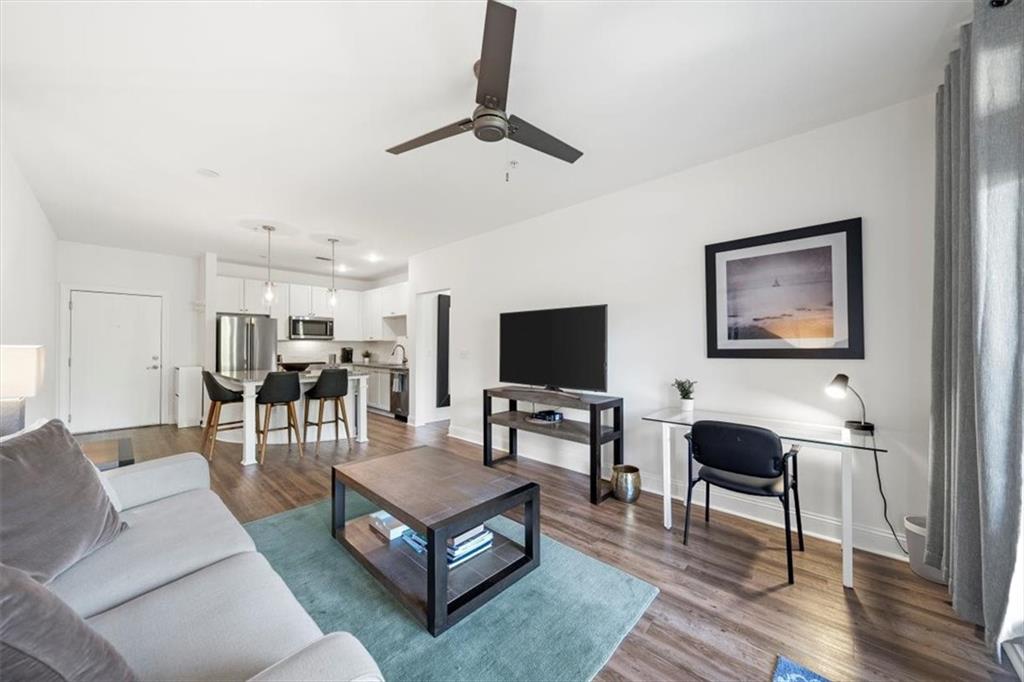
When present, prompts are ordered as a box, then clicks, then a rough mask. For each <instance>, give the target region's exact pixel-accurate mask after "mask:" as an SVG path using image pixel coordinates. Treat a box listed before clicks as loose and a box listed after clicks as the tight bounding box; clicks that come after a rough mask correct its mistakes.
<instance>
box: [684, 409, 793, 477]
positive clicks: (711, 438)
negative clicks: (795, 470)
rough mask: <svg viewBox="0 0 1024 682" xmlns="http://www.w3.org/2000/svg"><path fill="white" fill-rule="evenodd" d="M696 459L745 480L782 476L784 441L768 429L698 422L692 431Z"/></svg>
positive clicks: (691, 438) (691, 437)
mask: <svg viewBox="0 0 1024 682" xmlns="http://www.w3.org/2000/svg"><path fill="white" fill-rule="evenodd" d="M690 443H691V445H692V447H693V458H694V459H695V460H697V461H698V462H700V463H701V464H706V465H707V466H709V467H712V468H714V469H722V470H723V471H730V472H732V473H734V474H744V475H746V476H760V477H762V478H775V477H776V476H781V475H782V441H781V440H780V439H779V436H778V435H777V434H776V433H775V432H774V431H770V430H768V429H762V428H760V427H757V426H747V425H746V424H731V423H729V422H717V421H699V422H697V423H695V424H694V425H693V428H692V429H690Z"/></svg>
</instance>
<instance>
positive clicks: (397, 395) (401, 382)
mask: <svg viewBox="0 0 1024 682" xmlns="http://www.w3.org/2000/svg"><path fill="white" fill-rule="evenodd" d="M391 413H392V414H393V415H395V419H397V420H398V421H403V422H404V421H408V420H409V372H408V371H404V370H397V369H393V370H391Z"/></svg>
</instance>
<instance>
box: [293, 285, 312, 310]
mask: <svg viewBox="0 0 1024 682" xmlns="http://www.w3.org/2000/svg"><path fill="white" fill-rule="evenodd" d="M312 296H313V287H311V286H309V285H308V284H291V285H289V286H288V310H289V312H288V314H289V315H291V316H292V317H309V316H310V315H311V314H312V312H313V305H312V303H313V298H312Z"/></svg>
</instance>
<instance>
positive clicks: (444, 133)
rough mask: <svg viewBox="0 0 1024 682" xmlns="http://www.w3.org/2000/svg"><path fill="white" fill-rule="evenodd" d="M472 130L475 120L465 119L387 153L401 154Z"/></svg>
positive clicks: (414, 139) (399, 145)
mask: <svg viewBox="0 0 1024 682" xmlns="http://www.w3.org/2000/svg"><path fill="white" fill-rule="evenodd" d="M472 129H473V120H472V119H469V118H464V119H462V120H461V121H456V122H455V123H449V124H448V125H446V126H444V127H442V128H438V129H437V130H433V131H431V132H429V133H427V134H426V135H420V136H419V137H414V138H413V139H411V140H409V141H408V142H403V143H402V144H398V145H395V146H394V147H392V148H391V149H388V150H387V151H388V152H389V153H391V154H401V153H403V152H407V151H409V150H410V149H416V148H417V147H422V146H423V145H426V144H430V143H431V142H437V141H438V140H443V139H445V138H446V137H452V136H453V135H458V134H459V133H464V132H466V131H468V130H472Z"/></svg>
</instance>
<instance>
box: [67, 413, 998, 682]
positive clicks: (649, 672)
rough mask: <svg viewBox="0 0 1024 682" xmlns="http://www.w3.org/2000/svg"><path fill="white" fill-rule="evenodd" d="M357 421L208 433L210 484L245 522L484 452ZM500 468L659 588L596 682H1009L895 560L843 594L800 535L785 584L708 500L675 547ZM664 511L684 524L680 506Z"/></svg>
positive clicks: (561, 481) (607, 558) (814, 544)
mask: <svg viewBox="0 0 1024 682" xmlns="http://www.w3.org/2000/svg"><path fill="white" fill-rule="evenodd" d="M369 426H370V434H369V435H370V442H369V443H362V444H358V443H357V444H355V445H354V447H352V449H351V450H350V449H349V446H348V445H347V444H345V443H343V442H342V443H337V444H336V443H333V442H329V443H328V442H325V443H323V444H322V445H321V447H320V453H319V456H314V455H313V453H312V448H310V449H309V450H308V451H307V454H306V456H305V457H304V458H300V457H299V456H298V451H297V450H296V449H294V448H292V450H291V451H289V450H288V448H287V447H286V446H283V445H281V446H273V445H272V446H268V448H267V458H266V464H265V465H263V466H250V467H242V466H241V465H239V460H240V459H241V446H240V445H233V444H226V443H218V444H217V449H216V453H215V456H214V461H213V465H212V468H211V475H212V480H213V488H214V490H215V491H216V492H217V493H218V494H219V495H220V496H221V498H223V500H224V502H225V503H226V504H227V506H228V507H229V508H230V509H231V510H232V511H233V512H234V514H235V515H236V516H237V517H238V519H239V520H240V521H242V522H246V521H251V520H253V519H257V518H261V517H263V516H267V515H269V514H274V513H277V512H281V511H285V510H287V509H291V508H293V507H297V506H301V505H305V504H308V503H311V502H314V501H316V500H319V499H322V498H324V497H326V496H327V495H329V493H330V491H329V482H330V475H329V470H330V466H331V465H332V464H337V463H341V462H345V461H351V460H358V459H363V458H367V457H374V456H379V455H385V454H390V453H393V452H397V451H399V450H403V449H406V448H409V447H414V446H417V445H433V446H436V447H441V448H444V449H446V450H449V451H451V452H454V453H457V454H460V455H463V456H466V457H469V458H472V459H474V460H476V461H479V460H480V457H481V455H480V448H479V446H476V445H473V444H471V443H467V442H465V441H460V440H457V439H454V438H449V437H448V436H447V427H446V425H445V426H431V427H420V428H415V427H412V426H408V425H406V424H402V423H400V422H397V421H394V420H392V419H386V418H384V417H380V416H377V415H371V418H370V425H369ZM125 436H127V437H130V438H131V439H132V442H133V446H134V449H135V459H136V461H143V460H146V459H153V458H155V457H162V456H166V455H170V454H174V453H178V452H185V451H190V450H193V451H194V450H198V449H199V446H200V436H201V430H200V429H198V428H194V429H181V430H179V429H177V428H175V427H173V426H159V427H151V428H144V429H131V430H125V431H116V432H106V433H101V434H89V435H85V436H82V437H81V439H82V440H83V441H85V440H97V439H105V438H111V437H125ZM626 461H627V462H628V461H629V453H628V452H627V453H626ZM498 467H499V468H501V469H506V470H508V471H512V472H515V473H517V474H519V475H520V476H523V477H526V478H529V479H531V480H534V481H537V482H538V483H540V486H541V500H542V501H541V530H542V532H543V533H545V534H546V535H548V536H549V537H551V538H553V539H555V540H558V541H559V542H562V543H564V544H566V545H569V546H571V547H573V548H575V549H577V550H579V551H581V552H584V553H586V554H589V555H590V556H593V557H595V558H597V559H599V560H601V561H604V562H606V563H609V564H612V565H614V566H617V567H618V568H620V569H622V570H624V571H627V572H629V573H632V574H633V575H635V576H637V577H639V578H642V579H643V580H646V581H648V582H650V583H652V584H654V585H656V586H657V587H658V588H659V589H660V590H661V592H660V593H659V595H658V597H657V598H656V599H655V600H654V602H653V603H652V604H651V606H650V608H649V609H648V610H647V613H645V614H644V616H643V617H642V618H641V619H640V622H639V623H637V625H636V627H635V628H634V629H633V631H632V632H631V633H630V634H629V635H628V636H627V637H626V639H625V640H624V641H623V642H622V644H621V646H620V647H619V649H618V650H617V651H616V652H615V654H614V655H613V656H612V658H611V660H610V661H609V662H608V664H607V665H606V666H605V668H604V670H603V671H602V672H601V674H600V675H599V676H598V679H600V680H608V681H611V680H690V679H707V680H768V679H770V676H771V671H772V669H773V667H774V665H775V658H776V656H777V655H778V654H782V655H785V656H787V657H789V658H791V659H793V660H795V661H797V662H798V663H800V664H802V665H804V666H807V667H809V668H811V669H812V670H814V671H816V672H818V673H820V674H822V675H824V676H826V677H828V678H830V679H832V680H849V679H870V680H893V681H896V680H937V679H957V680H1006V681H1007V682H1009V681H1011V680H1015V679H1016V677H1015V675H1014V674H1013V673H1012V671H1011V670H1010V669H1009V667H1003V666H1000V665H999V664H998V663H996V661H995V660H994V658H993V657H992V655H991V653H990V652H989V651H988V650H986V648H985V646H984V641H983V637H982V633H981V631H980V630H979V629H978V628H975V627H974V626H973V625H970V624H968V623H965V622H963V621H961V620H960V619H958V618H957V617H956V616H955V615H954V614H953V611H952V609H951V608H950V605H949V597H948V594H947V593H946V589H945V588H944V587H942V586H940V585H935V584H932V583H929V582H927V581H925V580H922V579H920V578H918V577H917V576H915V575H914V574H913V573H911V571H910V568H909V567H908V566H907V564H905V563H901V562H898V561H895V560H892V559H886V558H883V557H879V556H876V555H873V554H868V553H864V552H856V553H855V558H854V563H855V566H856V573H857V587H856V589H855V590H844V589H843V587H842V584H841V581H840V552H839V545H837V544H834V543H831V542H826V541H824V540H817V539H815V538H807V543H806V552H803V553H799V552H798V553H796V556H795V565H796V584H795V585H792V586H790V585H787V583H786V550H785V537H784V535H783V533H782V531H781V530H780V529H778V528H774V527H771V526H766V525H763V524H759V523H756V522H753V521H749V520H747V519H743V518H740V517H736V516H731V515H729V514H726V513H724V512H718V511H714V510H713V511H712V513H711V523H710V525H708V526H705V524H704V522H703V509H700V508H696V505H695V509H694V522H693V524H692V526H691V529H690V544H689V545H687V546H685V547H684V546H683V543H682V527H681V524H680V526H679V527H677V528H673V529H672V530H671V531H667V530H665V529H664V528H663V527H662V525H661V498H660V497H659V496H657V495H653V494H651V493H648V492H645V493H643V494H642V495H641V496H640V501H639V502H638V503H637V504H635V505H625V504H622V503H620V502H618V501H616V500H614V499H611V500H607V501H606V502H604V503H603V504H601V505H600V506H597V507H594V506H592V505H591V504H590V503H589V502H588V501H587V490H588V482H587V477H586V476H585V475H583V474H577V473H574V472H569V471H565V470H563V469H559V468H556V467H553V466H550V465H547V464H542V463H540V462H534V461H531V460H528V459H521V460H519V461H515V462H502V463H500V464H498ZM675 507H676V508H675V513H676V514H678V516H677V518H679V519H682V513H683V505H682V504H680V503H676V504H675ZM580 627H581V629H583V628H586V624H585V623H581V624H580Z"/></svg>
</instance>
